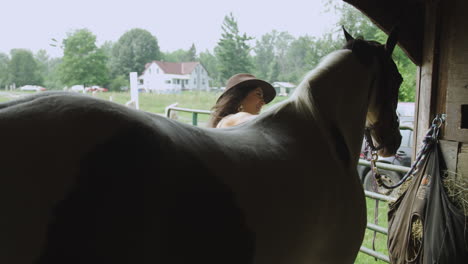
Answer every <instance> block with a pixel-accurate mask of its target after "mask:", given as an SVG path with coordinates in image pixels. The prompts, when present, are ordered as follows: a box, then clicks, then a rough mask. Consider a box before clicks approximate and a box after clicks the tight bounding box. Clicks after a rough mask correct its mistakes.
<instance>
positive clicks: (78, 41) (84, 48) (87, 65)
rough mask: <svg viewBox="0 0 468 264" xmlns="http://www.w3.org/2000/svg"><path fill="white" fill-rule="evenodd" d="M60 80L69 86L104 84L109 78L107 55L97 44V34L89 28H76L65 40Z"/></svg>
mask: <svg viewBox="0 0 468 264" xmlns="http://www.w3.org/2000/svg"><path fill="white" fill-rule="evenodd" d="M63 46H64V55H63V60H62V63H61V64H60V66H59V75H60V80H61V81H62V82H63V83H64V84H65V85H68V86H71V85H76V84H83V85H104V84H106V83H107V82H108V80H109V71H108V69H107V65H106V63H107V57H106V56H105V55H104V52H103V51H102V50H101V49H99V48H98V47H97V46H96V36H95V35H94V34H93V33H91V32H90V31H89V30H87V29H80V30H76V31H75V32H73V33H72V34H68V36H67V38H66V39H64V40H63Z"/></svg>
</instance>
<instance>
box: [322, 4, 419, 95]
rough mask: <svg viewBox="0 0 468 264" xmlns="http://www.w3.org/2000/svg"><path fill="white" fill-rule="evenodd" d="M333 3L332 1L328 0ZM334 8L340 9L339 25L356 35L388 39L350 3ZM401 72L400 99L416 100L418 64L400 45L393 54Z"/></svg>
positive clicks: (384, 40)
mask: <svg viewBox="0 0 468 264" xmlns="http://www.w3.org/2000/svg"><path fill="white" fill-rule="evenodd" d="M328 4H329V5H331V1H328ZM333 8H334V9H335V10H336V11H338V12H339V13H340V15H341V18H340V20H339V22H338V24H339V25H344V26H345V27H346V29H347V30H348V31H349V32H350V33H352V35H353V36H355V37H359V36H360V37H363V38H364V39H371V40H377V41H379V42H380V43H385V42H386V41H387V34H385V33H384V32H383V31H382V30H380V29H379V28H378V27H377V26H376V25H374V24H373V23H372V21H371V20H370V19H369V18H368V17H366V16H365V15H363V14H362V13H361V12H360V11H359V10H357V9H355V8H354V7H352V6H351V5H349V4H345V3H339V4H338V3H335V4H334V6H333ZM392 56H393V59H394V60H395V62H396V64H397V67H398V70H399V71H400V74H401V75H402V76H403V83H402V84H401V87H400V92H399V100H400V101H403V102H414V100H415V89H416V65H414V63H412V62H411V60H410V59H409V58H408V56H406V54H405V53H404V52H403V50H402V49H401V48H400V47H398V46H397V47H396V48H395V50H394V52H393V54H392Z"/></svg>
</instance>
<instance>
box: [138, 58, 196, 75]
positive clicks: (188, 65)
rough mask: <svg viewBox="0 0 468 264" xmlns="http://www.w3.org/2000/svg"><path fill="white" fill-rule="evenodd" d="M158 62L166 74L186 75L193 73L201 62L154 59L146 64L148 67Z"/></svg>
mask: <svg viewBox="0 0 468 264" xmlns="http://www.w3.org/2000/svg"><path fill="white" fill-rule="evenodd" d="M152 63H156V64H157V65H158V66H159V68H161V69H162V70H163V71H164V73H166V74H178V75H186V74H190V73H192V71H193V69H195V67H196V66H197V65H198V64H200V62H196V61H191V62H166V61H152V62H150V63H147V64H146V65H145V71H146V69H147V68H148V67H149V66H150V65H151V64H152Z"/></svg>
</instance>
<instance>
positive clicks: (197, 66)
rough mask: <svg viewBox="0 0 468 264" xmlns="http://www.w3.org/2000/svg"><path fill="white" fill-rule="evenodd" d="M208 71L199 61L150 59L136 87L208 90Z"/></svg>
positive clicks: (158, 90) (156, 89) (160, 89)
mask: <svg viewBox="0 0 468 264" xmlns="http://www.w3.org/2000/svg"><path fill="white" fill-rule="evenodd" d="M209 80H210V77H209V76H208V72H207V71H206V69H205V68H204V67H203V65H201V63H200V62H164V61H152V62H150V63H147V64H146V65H145V70H144V71H143V73H142V74H141V75H140V76H139V77H138V88H139V89H145V90H146V91H150V92H162V93H171V92H179V91H183V90H205V91H209V89H210V86H209Z"/></svg>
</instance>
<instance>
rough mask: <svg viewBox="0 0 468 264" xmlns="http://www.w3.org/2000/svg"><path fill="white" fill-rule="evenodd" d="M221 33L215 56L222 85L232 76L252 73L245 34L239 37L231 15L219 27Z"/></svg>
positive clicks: (249, 38)
mask: <svg viewBox="0 0 468 264" xmlns="http://www.w3.org/2000/svg"><path fill="white" fill-rule="evenodd" d="M221 29H222V31H223V33H222V34H221V39H220V40H219V42H218V45H217V46H216V47H215V56H216V58H217V60H218V70H219V73H220V79H221V81H222V82H223V83H224V82H225V81H226V80H227V79H228V78H229V77H231V76H232V75H234V74H237V73H242V72H251V71H252V62H251V58H250V46H249V45H248V43H247V41H249V40H251V39H252V37H248V36H247V34H246V33H244V34H243V35H241V34H240V33H239V28H238V26H237V21H236V20H235V18H234V16H233V15H232V13H230V14H229V15H228V16H225V17H224V21H223V24H222V26H221Z"/></svg>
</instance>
